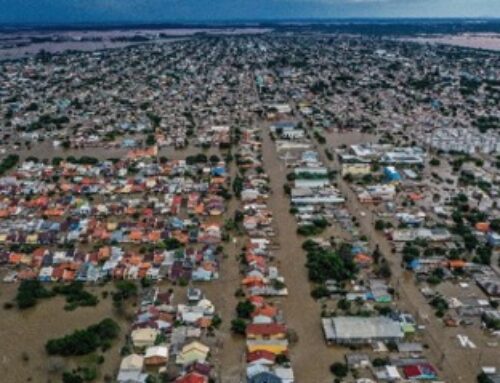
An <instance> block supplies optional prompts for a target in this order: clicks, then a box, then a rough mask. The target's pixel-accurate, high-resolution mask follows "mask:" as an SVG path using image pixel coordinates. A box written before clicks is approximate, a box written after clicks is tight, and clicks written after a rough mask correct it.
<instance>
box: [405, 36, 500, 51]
mask: <svg viewBox="0 0 500 383" xmlns="http://www.w3.org/2000/svg"><path fill="white" fill-rule="evenodd" d="M402 40H404V41H413V42H417V43H430V44H446V45H455V46H458V47H463V48H474V49H487V50H491V51H500V34H495V33H488V34H469V33H465V34H461V35H451V36H446V35H445V36H429V37H412V38H404V39H402Z"/></svg>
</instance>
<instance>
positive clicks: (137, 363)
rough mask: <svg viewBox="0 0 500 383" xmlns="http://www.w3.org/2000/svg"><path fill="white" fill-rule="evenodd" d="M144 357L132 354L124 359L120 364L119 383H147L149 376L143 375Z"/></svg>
mask: <svg viewBox="0 0 500 383" xmlns="http://www.w3.org/2000/svg"><path fill="white" fill-rule="evenodd" d="M143 366H144V357H143V356H142V355H138V354H130V355H127V356H126V357H124V358H123V359H122V361H121V363H120V370H119V372H118V376H117V378H116V380H117V382H118V383H145V382H146V379H147V377H148V374H144V373H142V368H143Z"/></svg>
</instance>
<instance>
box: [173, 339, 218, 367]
mask: <svg viewBox="0 0 500 383" xmlns="http://www.w3.org/2000/svg"><path fill="white" fill-rule="evenodd" d="M209 352H210V348H209V347H208V346H205V345H204V344H203V343H200V342H198V341H193V342H191V343H188V344H186V345H185V346H184V347H182V351H181V352H180V353H179V355H177V358H176V361H175V362H176V364H180V365H187V364H191V363H193V362H201V363H203V362H205V360H206V359H207V356H208V353H209Z"/></svg>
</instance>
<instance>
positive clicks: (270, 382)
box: [247, 372, 282, 383]
mask: <svg viewBox="0 0 500 383" xmlns="http://www.w3.org/2000/svg"><path fill="white" fill-rule="evenodd" d="M247 381H248V383H282V380H281V379H280V378H278V377H277V376H276V375H275V374H273V373H271V372H260V373H258V374H256V375H254V376H252V377H251V378H250V379H248V380H247Z"/></svg>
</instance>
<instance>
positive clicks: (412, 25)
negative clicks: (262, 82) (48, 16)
mask: <svg viewBox="0 0 500 383" xmlns="http://www.w3.org/2000/svg"><path fill="white" fill-rule="evenodd" d="M193 28H197V29H207V30H209V29H231V28H237V29H244V28H271V29H274V30H277V31H295V32H323V33H353V34H365V35H380V36H382V35H398V36H412V35H419V34H458V33H466V32H469V33H500V19H453V18H449V19H425V18H423V19H403V18H401V19H396V18H394V19H296V20H274V21H261V20H249V21H225V22H190V23H175V22H171V23H152V24H151V23H150V24H144V23H143V24H133V23H128V24H127V23H103V24H68V25H63V24H57V25H34V24H32V25H28V24H26V25H5V26H3V27H0V31H2V32H3V33H10V32H11V33H16V32H19V31H82V30H91V31H110V30H117V29H120V30H122V31H123V30H127V29H129V30H141V29H148V30H160V29H193Z"/></svg>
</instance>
